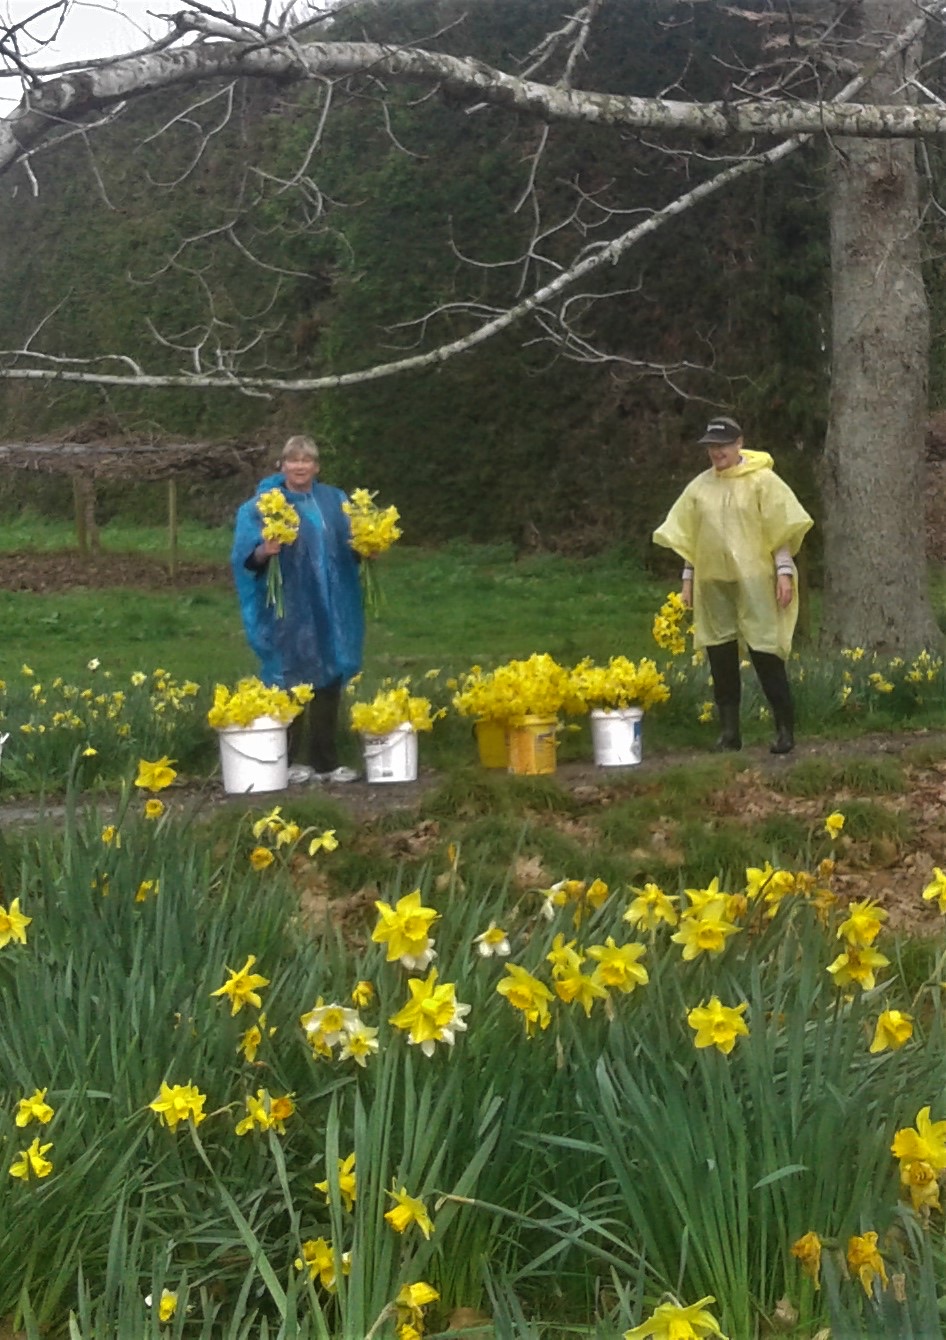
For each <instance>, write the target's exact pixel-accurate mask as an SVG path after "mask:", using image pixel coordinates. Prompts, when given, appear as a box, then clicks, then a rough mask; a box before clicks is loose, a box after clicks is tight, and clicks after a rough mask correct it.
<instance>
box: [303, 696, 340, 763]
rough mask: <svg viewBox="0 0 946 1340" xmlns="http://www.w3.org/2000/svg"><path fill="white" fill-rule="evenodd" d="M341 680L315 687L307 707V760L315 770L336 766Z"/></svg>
mask: <svg viewBox="0 0 946 1340" xmlns="http://www.w3.org/2000/svg"><path fill="white" fill-rule="evenodd" d="M341 696H342V681H341V680H340V679H337V680H336V681H335V683H334V684H329V685H328V687H327V688H324V689H316V691H315V697H314V698H313V699H312V701H311V702H310V703H309V706H308V708H307V711H308V715H309V729H310V737H309V739H310V745H309V750H310V752H309V762H310V763H311V764H312V767H313V768H314V769H315V771H316V772H334V770H335V769H336V768H337V767H338V708H339V703H340V702H341Z"/></svg>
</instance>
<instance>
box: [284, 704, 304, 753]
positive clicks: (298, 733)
mask: <svg viewBox="0 0 946 1340" xmlns="http://www.w3.org/2000/svg"><path fill="white" fill-rule="evenodd" d="M287 740H288V744H289V762H290V763H308V759H309V752H310V751H309V719H308V708H305V707H304V708H303V709H302V711H301V712H300V713H299V715H298V716H297V717H293V719H292V720H291V721H290V723H289V734H288V737H287Z"/></svg>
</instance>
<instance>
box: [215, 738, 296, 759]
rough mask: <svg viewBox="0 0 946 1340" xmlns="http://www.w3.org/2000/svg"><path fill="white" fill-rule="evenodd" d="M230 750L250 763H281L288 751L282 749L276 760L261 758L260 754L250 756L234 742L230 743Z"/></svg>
mask: <svg viewBox="0 0 946 1340" xmlns="http://www.w3.org/2000/svg"><path fill="white" fill-rule="evenodd" d="M228 748H230V749H232V750H233V752H234V753H235V754H239V756H240V758H245V759H247V761H248V762H250V763H279V762H281V760H282V759H284V758H285V757H286V751H285V750H284V749H280V750H279V751H278V752H277V754H276V755H275V757H274V758H260V756H259V754H248V753H247V752H246V751H245V750H244V749H241V748H240V746H239V745H238V744H234V743H233V741H232V740H230V741H228Z"/></svg>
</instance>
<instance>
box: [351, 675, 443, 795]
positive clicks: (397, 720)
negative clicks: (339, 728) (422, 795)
mask: <svg viewBox="0 0 946 1340" xmlns="http://www.w3.org/2000/svg"><path fill="white" fill-rule="evenodd" d="M439 715H441V712H434V711H433V709H432V706H431V702H430V699H429V698H420V697H417V696H415V695H414V694H412V693H411V689H410V681H409V680H406V679H402V680H400V681H399V682H398V683H397V684H391V683H390V682H389V681H386V682H385V683H384V684H383V685H382V686H381V688H380V689H379V690H378V692H377V693H376V694H375V696H374V697H373V698H372V699H371V701H370V702H354V703H352V706H351V726H352V730H354V731H357V732H358V734H359V735H360V736H361V743H362V749H363V751H364V756H365V779H366V780H367V781H369V782H413V781H416V780H417V732H418V731H422V730H433V725H434V721H435V720H436V718H437V717H438V716H439Z"/></svg>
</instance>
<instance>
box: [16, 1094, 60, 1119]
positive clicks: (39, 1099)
mask: <svg viewBox="0 0 946 1340" xmlns="http://www.w3.org/2000/svg"><path fill="white" fill-rule="evenodd" d="M53 1116H54V1112H53V1109H52V1108H51V1107H50V1106H49V1104H48V1103H47V1102H46V1090H45V1089H34V1090H33V1092H32V1093H31V1094H30V1095H29V1097H28V1098H21V1099H20V1101H19V1102H18V1103H17V1105H16V1118H15V1120H16V1124H17V1126H28V1125H29V1124H30V1122H31V1121H38V1122H39V1123H40V1124H41V1125H43V1126H46V1125H47V1124H48V1123H49V1122H50V1121H52V1119H53Z"/></svg>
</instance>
